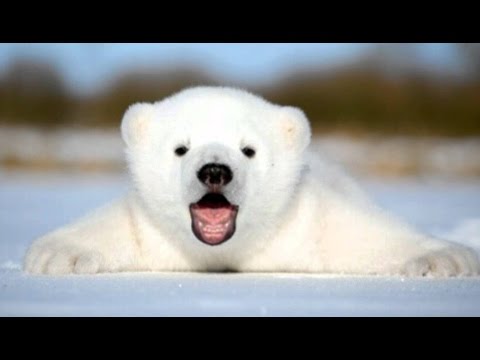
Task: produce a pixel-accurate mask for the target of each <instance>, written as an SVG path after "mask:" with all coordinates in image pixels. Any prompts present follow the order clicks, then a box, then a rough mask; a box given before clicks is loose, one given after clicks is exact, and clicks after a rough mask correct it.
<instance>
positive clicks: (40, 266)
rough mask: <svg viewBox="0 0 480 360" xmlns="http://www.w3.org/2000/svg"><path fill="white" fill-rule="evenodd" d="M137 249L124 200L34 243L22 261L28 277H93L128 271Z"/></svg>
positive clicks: (126, 202) (127, 206) (126, 204)
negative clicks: (72, 275)
mask: <svg viewBox="0 0 480 360" xmlns="http://www.w3.org/2000/svg"><path fill="white" fill-rule="evenodd" d="M137 252H138V249H137V246H136V243H135V239H134V234H133V231H132V227H131V221H130V214H129V204H128V201H127V200H126V199H124V200H121V201H117V202H115V203H113V204H110V205H107V206H105V207H102V208H100V209H98V210H96V211H94V212H92V213H91V214H89V215H87V216H86V217H84V218H82V219H80V220H78V221H76V222H74V223H72V224H70V225H67V226H65V227H63V228H60V229H58V230H56V231H54V232H52V233H50V234H47V235H45V236H44V237H42V238H40V239H38V240H36V241H34V243H33V244H32V245H31V246H30V248H29V250H28V252H27V254H26V256H25V261H24V269H25V271H26V272H28V273H31V274H49V275H62V274H72V273H76V274H94V273H98V272H109V271H120V270H124V269H129V268H131V267H132V266H133V264H134V263H135V259H136V257H137Z"/></svg>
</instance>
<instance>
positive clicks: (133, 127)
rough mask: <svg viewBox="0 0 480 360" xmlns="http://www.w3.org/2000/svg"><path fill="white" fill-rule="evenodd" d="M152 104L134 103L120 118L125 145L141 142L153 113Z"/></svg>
mask: <svg viewBox="0 0 480 360" xmlns="http://www.w3.org/2000/svg"><path fill="white" fill-rule="evenodd" d="M153 109H154V106H153V104H149V103H136V104H133V105H130V107H129V108H128V109H127V111H125V114H124V115H123V119H122V125H121V130H122V137H123V140H124V141H125V143H126V144H127V146H133V145H136V144H139V143H141V142H142V140H144V139H145V136H146V135H147V132H148V128H149V124H150V122H151V118H152V115H153Z"/></svg>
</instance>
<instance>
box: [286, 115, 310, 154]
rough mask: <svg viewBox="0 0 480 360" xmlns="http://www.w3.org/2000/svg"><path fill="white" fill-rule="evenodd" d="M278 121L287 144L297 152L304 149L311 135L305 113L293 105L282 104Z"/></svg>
mask: <svg viewBox="0 0 480 360" xmlns="http://www.w3.org/2000/svg"><path fill="white" fill-rule="evenodd" d="M279 123H280V131H281V132H282V134H283V136H284V139H285V141H286V142H287V146H289V147H290V148H291V149H293V150H294V151H297V152H302V151H303V150H305V148H306V147H307V146H308V144H310V138H311V136H312V132H311V130H310V123H309V121H308V119H307V117H306V116H305V113H304V112H303V111H302V110H300V109H299V108H296V107H293V106H283V107H282V108H281V109H280V119H279Z"/></svg>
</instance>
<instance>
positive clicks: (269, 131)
mask: <svg viewBox="0 0 480 360" xmlns="http://www.w3.org/2000/svg"><path fill="white" fill-rule="evenodd" d="M121 131H122V136H123V139H124V142H125V145H126V146H125V147H126V157H127V163H128V168H129V172H130V175H131V185H132V186H131V191H130V192H129V193H128V194H126V195H125V196H124V197H123V198H121V199H119V200H117V201H115V202H113V203H111V204H109V205H106V206H104V207H102V208H100V209H97V210H95V211H93V212H91V213H90V214H88V215H87V216H86V217H84V218H82V219H80V220H78V221H76V222H74V223H72V224H70V225H67V226H65V227H63V228H60V229H58V230H56V231H53V232H52V233H50V234H47V235H45V236H44V237H42V238H40V239H38V240H36V241H35V242H34V243H33V244H32V245H31V247H30V249H29V250H28V253H27V255H26V257H25V264H24V267H25V270H26V271H27V272H29V273H33V274H69V273H77V274H92V273H99V272H117V271H225V270H231V271H241V272H311V273H312V272H314V273H342V274H377V275H408V276H457V275H475V274H478V273H479V270H480V264H479V260H478V258H477V256H476V254H475V253H474V252H473V251H472V250H470V249H469V248H466V247H463V246H461V245H456V244H453V243H449V242H446V241H442V240H438V239H433V238H430V237H428V236H425V235H422V234H420V233H418V232H416V231H415V230H414V229H412V228H411V227H409V226H408V225H406V224H404V223H402V222H401V221H399V220H397V219H395V218H394V217H392V216H390V215H388V214H387V213H385V212H384V211H383V210H381V209H380V208H378V207H377V206H376V205H375V204H373V203H372V202H370V200H369V199H368V197H367V196H366V195H365V194H364V193H363V192H362V190H360V189H359V187H357V185H356V184H355V183H354V182H353V181H352V180H351V179H350V178H348V177H347V176H346V175H344V174H343V173H342V172H341V171H340V170H338V169H337V168H336V167H335V166H334V165H333V164H329V163H328V162H327V161H326V160H324V159H322V158H320V156H318V155H317V156H316V157H312V159H313V161H312V160H310V161H309V160H308V156H307V146H308V144H309V142H310V136H311V133H310V127H309V122H308V120H307V118H306V117H305V115H304V113H303V112H302V111H301V110H300V109H297V108H294V107H290V106H280V105H276V104H272V103H270V102H268V101H266V100H264V99H262V98H260V97H258V96H255V95H253V94H250V93H248V92H245V91H242V90H238V89H232V88H224V87H196V88H190V89H186V90H183V91H181V92H179V93H177V94H174V95H173V96H171V97H169V98H166V99H164V100H162V101H159V102H156V103H153V104H151V103H138V104H135V105H132V106H130V108H129V109H128V110H127V111H126V113H125V115H124V117H123V120H122V125H121Z"/></svg>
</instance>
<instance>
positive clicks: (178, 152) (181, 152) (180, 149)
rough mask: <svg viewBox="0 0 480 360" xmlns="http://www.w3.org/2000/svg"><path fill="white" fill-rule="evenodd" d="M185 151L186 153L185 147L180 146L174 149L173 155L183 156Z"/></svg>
mask: <svg viewBox="0 0 480 360" xmlns="http://www.w3.org/2000/svg"><path fill="white" fill-rule="evenodd" d="M187 151H188V148H187V147H186V146H183V145H181V146H178V147H177V148H176V149H175V154H176V155H177V156H183V155H185V154H186V153H187Z"/></svg>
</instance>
